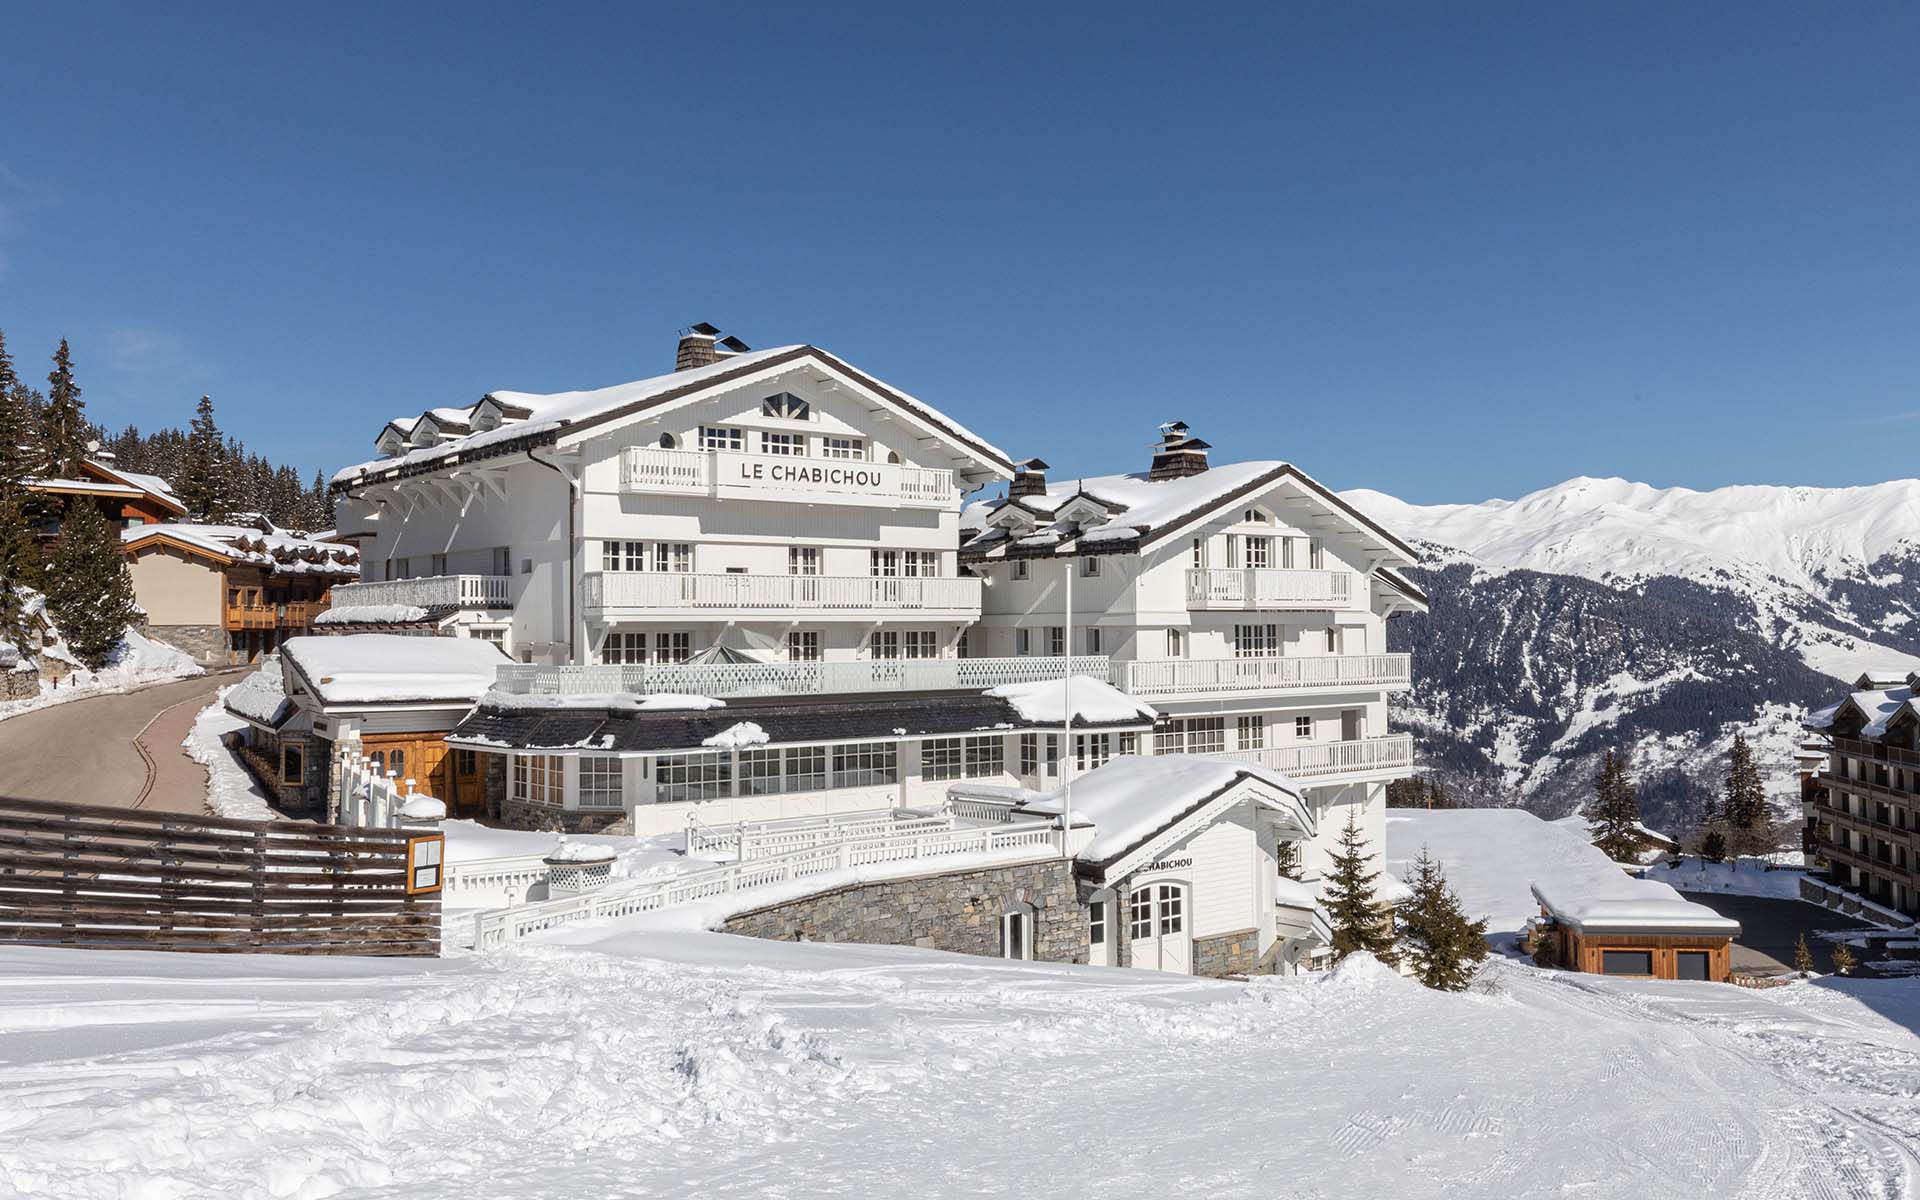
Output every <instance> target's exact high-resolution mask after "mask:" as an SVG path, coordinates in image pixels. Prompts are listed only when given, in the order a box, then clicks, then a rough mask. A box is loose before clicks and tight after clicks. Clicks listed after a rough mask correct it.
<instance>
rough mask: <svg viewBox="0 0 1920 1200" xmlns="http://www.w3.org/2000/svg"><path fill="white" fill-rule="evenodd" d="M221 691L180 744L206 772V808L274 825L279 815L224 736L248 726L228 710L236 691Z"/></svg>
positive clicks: (230, 815) (226, 815) (194, 722)
mask: <svg viewBox="0 0 1920 1200" xmlns="http://www.w3.org/2000/svg"><path fill="white" fill-rule="evenodd" d="M238 686H240V685H239V684H235V685H233V687H224V688H221V689H220V694H219V695H217V696H215V697H214V700H213V703H212V704H209V705H207V706H206V707H205V708H203V709H201V710H200V715H199V716H197V717H195V718H194V719H193V728H192V729H190V730H188V731H187V736H186V739H185V740H184V741H182V742H181V743H180V744H181V746H183V747H184V748H185V749H186V752H187V757H188V758H191V759H192V760H193V761H195V762H197V763H199V764H200V765H201V766H203V767H205V768H206V769H207V807H208V808H210V809H212V810H213V812H214V815H215V816H221V817H237V818H239V819H241V820H243V821H271V820H273V819H274V818H275V816H276V815H277V814H276V813H275V812H274V811H273V808H272V806H271V805H270V804H269V803H268V800H269V797H268V795H267V793H266V792H264V791H262V790H261V788H260V785H259V784H258V783H256V782H255V781H254V778H253V775H252V773H251V772H249V771H248V770H247V768H246V766H245V764H243V763H242V762H241V761H240V756H239V755H237V754H235V753H234V752H233V751H232V750H229V749H228V748H227V746H226V743H225V742H223V741H222V740H221V738H222V736H223V735H225V734H229V733H234V732H237V731H239V730H242V729H245V728H246V727H247V723H246V722H245V721H242V720H241V719H240V718H239V717H236V716H234V715H233V714H232V713H230V712H228V711H227V709H226V700H227V695H228V693H230V692H232V691H233V690H234V687H238Z"/></svg>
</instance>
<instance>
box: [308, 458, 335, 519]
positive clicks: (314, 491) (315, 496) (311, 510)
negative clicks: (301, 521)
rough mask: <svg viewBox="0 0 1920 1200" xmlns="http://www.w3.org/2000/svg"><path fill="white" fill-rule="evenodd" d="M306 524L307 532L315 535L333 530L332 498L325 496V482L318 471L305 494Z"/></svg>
mask: <svg viewBox="0 0 1920 1200" xmlns="http://www.w3.org/2000/svg"><path fill="white" fill-rule="evenodd" d="M307 523H308V524H307V528H308V529H309V531H311V532H316V533H317V532H319V531H320V530H322V529H332V528H333V497H331V496H329V495H327V481H326V479H325V478H324V477H323V476H322V475H321V474H320V472H318V471H315V472H314V473H313V487H311V488H310V489H308V492H307Z"/></svg>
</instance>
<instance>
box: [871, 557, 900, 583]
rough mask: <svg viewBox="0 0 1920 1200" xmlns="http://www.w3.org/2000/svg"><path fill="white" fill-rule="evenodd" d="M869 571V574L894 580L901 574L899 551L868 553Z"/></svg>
mask: <svg viewBox="0 0 1920 1200" xmlns="http://www.w3.org/2000/svg"><path fill="white" fill-rule="evenodd" d="M867 571H868V573H869V574H872V575H875V576H878V577H881V578H888V579H890V578H892V577H894V576H896V575H898V574H899V573H900V552H899V551H898V550H869V551H867Z"/></svg>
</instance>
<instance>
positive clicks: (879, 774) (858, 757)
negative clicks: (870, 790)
mask: <svg viewBox="0 0 1920 1200" xmlns="http://www.w3.org/2000/svg"><path fill="white" fill-rule="evenodd" d="M899 780H900V761H899V752H898V748H897V747H896V746H895V745H894V744H893V743H892V742H849V743H848V744H846V745H844V746H835V747H834V748H833V781H834V786H836V787H882V786H885V785H888V784H893V783H898V782H899Z"/></svg>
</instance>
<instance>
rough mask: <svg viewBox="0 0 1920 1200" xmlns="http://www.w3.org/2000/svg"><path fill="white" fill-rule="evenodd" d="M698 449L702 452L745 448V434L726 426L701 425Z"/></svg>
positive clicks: (742, 431)
mask: <svg viewBox="0 0 1920 1200" xmlns="http://www.w3.org/2000/svg"><path fill="white" fill-rule="evenodd" d="M700 448H701V449H702V450H733V451H736V452H737V451H741V450H745V449H746V448H747V432H746V430H744V429H734V428H732V427H730V426H726V425H702V426H701V427H700Z"/></svg>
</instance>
